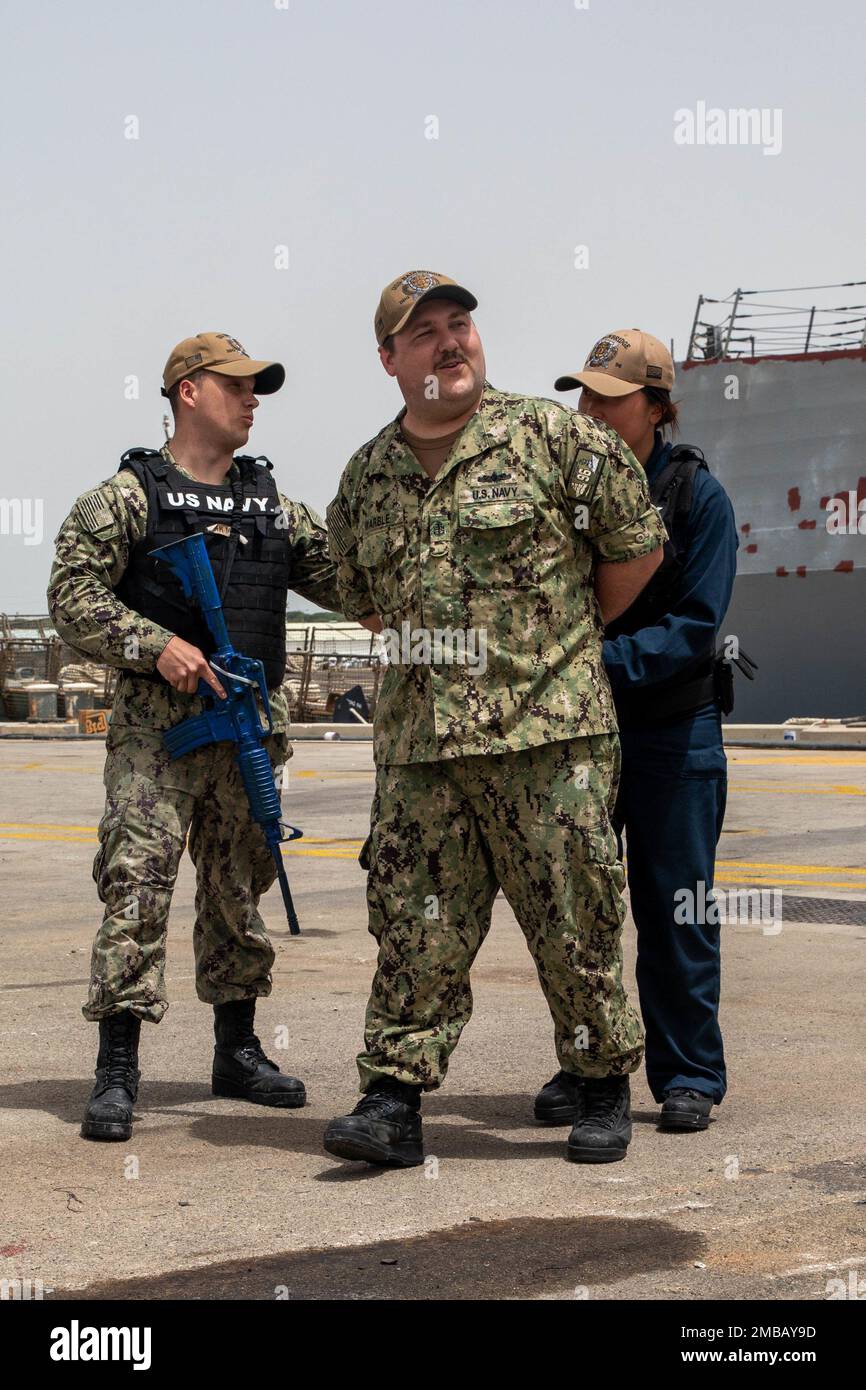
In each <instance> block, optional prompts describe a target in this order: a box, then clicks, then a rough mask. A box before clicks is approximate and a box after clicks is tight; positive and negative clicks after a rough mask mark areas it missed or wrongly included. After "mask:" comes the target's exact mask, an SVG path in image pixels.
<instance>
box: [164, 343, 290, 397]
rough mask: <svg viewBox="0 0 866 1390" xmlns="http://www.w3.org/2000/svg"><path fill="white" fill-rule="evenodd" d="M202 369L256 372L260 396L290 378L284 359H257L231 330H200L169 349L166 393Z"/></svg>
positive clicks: (229, 373) (223, 373)
mask: <svg viewBox="0 0 866 1390" xmlns="http://www.w3.org/2000/svg"><path fill="white" fill-rule="evenodd" d="M202 370H206V371H209V372H219V373H220V375H221V376H253V377H255V379H256V380H255V385H254V387H253V390H254V391H255V393H256V395H257V396H270V395H273V393H274V391H279V389H280V387H281V386H282V384H283V382H284V381H285V379H286V369H285V367H283V365H282V364H281V363H280V362H256V361H254V360H253V359H252V358H251V357H250V356H249V354H248V353H247V350H246V348H245V347H242V346H241V344H240V343H239V342H238V340H237V338H232V337H231V335H230V334H228V333H196V335H195V337H194V338H184V340H183V342H182V343H178V345H177V347H174V348H172V350H171V352H170V353H169V357H168V361H167V362H166V364H165V371H164V372H163V374H162V394H163V395H164V396H167V395H168V393H169V391H170V390H171V388H172V386H174V385H175V384H176V383H177V382H178V381H182V380H183V378H184V377H185V376H189V375H190V373H191V372H200V371H202Z"/></svg>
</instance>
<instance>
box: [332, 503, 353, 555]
mask: <svg viewBox="0 0 866 1390" xmlns="http://www.w3.org/2000/svg"><path fill="white" fill-rule="evenodd" d="M325 519H326V521H327V523H328V539H329V540H330V542H331V546H332V547H333V549H334V550H335V551H336V552H337V554H338V555H346V554H348V552H349V551H350V550H351V549H352V546H353V545H354V544H355V538H354V536H353V535H352V520H351V517H350V516H349V509H348V507H347V506H346V504H345V502H343V501H342V500H341V499H340V498H338V499H337V500H336V501H335V502H332V503H331V505H330V506H329V507H328V509H327V511H326V512H325Z"/></svg>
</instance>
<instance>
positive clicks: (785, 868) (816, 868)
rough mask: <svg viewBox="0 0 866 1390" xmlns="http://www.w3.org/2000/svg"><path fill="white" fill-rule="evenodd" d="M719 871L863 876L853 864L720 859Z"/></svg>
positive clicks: (860, 870) (862, 870)
mask: <svg viewBox="0 0 866 1390" xmlns="http://www.w3.org/2000/svg"><path fill="white" fill-rule="evenodd" d="M716 868H717V869H774V870H775V871H776V872H777V873H782V874H862V875H863V877H864V878H866V869H858V868H855V866H854V865H853V864H776V863H769V862H768V861H766V860H763V859H718V860H717V861H716Z"/></svg>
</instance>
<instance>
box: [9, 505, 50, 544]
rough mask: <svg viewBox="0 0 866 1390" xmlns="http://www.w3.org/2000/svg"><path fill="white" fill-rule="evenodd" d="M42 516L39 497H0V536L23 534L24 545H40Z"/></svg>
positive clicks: (42, 507) (42, 506) (42, 510)
mask: <svg viewBox="0 0 866 1390" xmlns="http://www.w3.org/2000/svg"><path fill="white" fill-rule="evenodd" d="M43 516H44V504H43V500H42V498H41V497H0V535H2V536H23V537H24V544H25V545H41V544H42V537H43V534H44V531H43Z"/></svg>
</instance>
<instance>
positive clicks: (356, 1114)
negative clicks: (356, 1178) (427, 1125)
mask: <svg viewBox="0 0 866 1390" xmlns="http://www.w3.org/2000/svg"><path fill="white" fill-rule="evenodd" d="M420 1111H421V1087H420V1086H407V1085H406V1084H405V1083H404V1082H402V1081H390V1080H388V1079H385V1080H382V1081H377V1082H375V1083H374V1085H373V1086H372V1088H371V1089H370V1090H369V1091H368V1092H367V1093H366V1095H364V1096H362V1097H361V1099H360V1100H359V1102H358V1104H357V1105H356V1106H355V1109H354V1110H353V1111H352V1113H351V1115H342V1116H340V1118H339V1119H337V1120H332V1121H331V1123H330V1124H329V1125H328V1128H327V1129H326V1130H325V1148H326V1149H327V1151H328V1153H330V1154H336V1155H337V1157H338V1158H355V1159H358V1160H359V1162H363V1163H381V1164H385V1165H389V1166H393V1167H396V1168H414V1167H416V1166H417V1165H418V1164H419V1163H423V1162H424V1145H423V1142H422V1138H421V1114H420Z"/></svg>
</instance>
